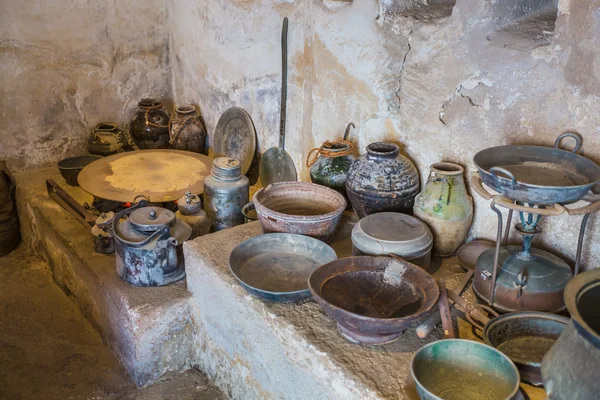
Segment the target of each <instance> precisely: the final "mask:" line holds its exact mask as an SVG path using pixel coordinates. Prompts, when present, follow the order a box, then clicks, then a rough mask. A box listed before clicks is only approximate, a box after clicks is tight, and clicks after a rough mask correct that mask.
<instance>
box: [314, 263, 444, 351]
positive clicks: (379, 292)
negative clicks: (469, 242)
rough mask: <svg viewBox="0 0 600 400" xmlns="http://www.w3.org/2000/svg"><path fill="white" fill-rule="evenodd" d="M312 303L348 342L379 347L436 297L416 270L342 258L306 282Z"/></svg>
mask: <svg viewBox="0 0 600 400" xmlns="http://www.w3.org/2000/svg"><path fill="white" fill-rule="evenodd" d="M308 286H309V288H310V291H311V292H312V294H313V297H314V298H315V300H316V301H317V302H318V303H319V305H320V306H321V307H322V308H323V309H324V310H325V312H326V313H327V314H328V315H329V316H330V317H331V318H333V319H334V320H335V321H336V322H337V324H338V330H339V331H340V333H341V334H342V335H343V336H344V337H346V338H347V339H348V340H350V341H352V342H357V343H363V344H384V343H389V342H393V341H394V340H396V339H398V338H399V337H400V336H401V335H402V332H403V331H404V330H405V329H407V328H408V327H409V326H410V325H412V324H414V323H415V322H417V321H419V320H420V319H422V318H423V317H425V316H426V315H427V313H428V312H429V311H430V310H431V309H432V308H433V307H434V306H435V305H436V302H437V299H438V297H439V294H440V291H439V287H438V285H437V283H436V282H435V280H434V279H433V278H432V277H431V275H429V274H428V273H427V272H425V271H424V270H423V269H421V268H420V267H418V266H416V265H414V264H411V263H409V262H407V261H403V260H399V259H395V258H391V257H372V256H358V257H348V258H342V259H339V260H336V261H333V262H330V263H329V264H325V265H323V266H321V267H319V268H318V269H316V270H315V271H314V272H313V273H312V274H311V276H310V278H309V279H308Z"/></svg>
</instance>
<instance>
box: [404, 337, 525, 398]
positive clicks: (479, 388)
mask: <svg viewBox="0 0 600 400" xmlns="http://www.w3.org/2000/svg"><path fill="white" fill-rule="evenodd" d="M410 371H411V375H412V378H413V379H414V381H415V385H416V387H417V392H418V393H419V397H420V398H421V400H440V399H444V400H512V399H516V398H518V397H517V396H518V395H519V382H520V378H519V371H518V370H517V367H516V366H515V364H514V363H513V362H512V361H511V360H510V359H509V358H508V357H507V356H505V355H504V354H502V353H501V352H499V351H498V350H496V349H494V348H493V347H491V346H488V345H486V344H483V343H478V342H474V341H471V340H464V339H446V340H440V341H438V342H433V343H430V344H428V345H426V346H424V347H422V348H421V349H419V350H418V351H417V352H416V353H415V354H414V356H413V358H412V361H411V364H410Z"/></svg>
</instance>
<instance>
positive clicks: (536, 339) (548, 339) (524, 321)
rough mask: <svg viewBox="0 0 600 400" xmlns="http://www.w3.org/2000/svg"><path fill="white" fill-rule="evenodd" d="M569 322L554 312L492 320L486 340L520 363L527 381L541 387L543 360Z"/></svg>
mask: <svg viewBox="0 0 600 400" xmlns="http://www.w3.org/2000/svg"><path fill="white" fill-rule="evenodd" d="M568 323H569V319H568V318H565V317H561V316H558V315H554V314H550V313H544V312H519V313H511V314H506V315H501V316H499V317H496V318H493V319H491V320H490V322H488V323H487V324H486V325H485V328H484V329H483V340H484V341H485V342H486V343H487V344H489V345H490V346H492V347H494V348H496V349H498V350H500V351H501V352H502V353H504V354H506V355H507V356H508V357H509V358H510V359H511V360H512V361H513V362H514V363H515V364H516V366H517V368H518V369H519V372H520V374H521V379H522V380H523V381H525V382H529V383H531V384H532V385H534V386H540V385H542V376H541V368H542V359H543V358H544V355H545V354H546V353H547V352H548V350H550V347H552V345H553V344H554V342H556V340H557V339H558V337H559V336H560V335H561V334H562V332H563V330H564V329H565V327H566V326H567V324H568Z"/></svg>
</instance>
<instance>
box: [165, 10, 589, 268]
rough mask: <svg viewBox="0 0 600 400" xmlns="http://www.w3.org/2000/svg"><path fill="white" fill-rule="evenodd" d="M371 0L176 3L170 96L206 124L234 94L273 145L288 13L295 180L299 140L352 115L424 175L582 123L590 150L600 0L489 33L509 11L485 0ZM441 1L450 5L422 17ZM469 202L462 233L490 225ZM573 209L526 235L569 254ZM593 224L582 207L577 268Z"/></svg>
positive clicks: (324, 134)
mask: <svg viewBox="0 0 600 400" xmlns="http://www.w3.org/2000/svg"><path fill="white" fill-rule="evenodd" d="M381 3H382V4H381V6H380V4H379V2H378V1H367V0H354V1H334V0H327V1H324V0H306V1H293V0H289V1H283V0H253V1H241V0H239V1H226V0H216V1H213V2H210V4H209V5H205V4H202V5H200V4H196V3H195V2H192V1H183V2H178V6H176V7H174V9H173V10H172V11H173V12H172V14H171V17H172V18H173V20H172V25H173V33H172V48H171V51H172V54H173V57H172V58H173V59H174V66H173V83H174V85H173V86H174V97H175V100H176V101H177V102H193V103H197V104H199V105H200V108H201V109H202V110H203V114H204V117H205V119H206V120H207V122H208V125H209V132H210V133H211V134H212V131H213V129H214V126H215V125H216V122H217V121H218V119H219V117H220V115H221V113H222V112H223V111H224V110H225V109H227V108H228V107H230V106H233V105H239V106H242V107H244V108H246V109H247V110H248V111H249V113H250V114H251V116H252V118H253V120H254V123H255V125H256V128H257V133H258V138H259V142H260V146H261V149H262V150H263V151H264V150H265V149H267V148H269V147H271V146H274V145H276V144H277V132H278V129H277V128H278V120H279V90H280V88H279V80H280V65H279V62H280V50H279V35H280V32H281V20H282V18H283V17H284V16H286V15H287V16H288V17H290V39H289V41H290V56H289V62H290V66H289V70H290V72H289V76H290V78H289V82H288V85H289V91H290V97H289V100H288V117H289V121H288V125H287V128H288V135H289V138H288V141H287V150H288V151H289V152H290V153H291V155H292V158H293V159H294V161H295V162H296V166H297V168H298V170H299V171H300V177H301V179H303V180H308V171H307V168H306V167H305V165H304V161H305V157H306V155H307V153H308V151H309V150H310V149H311V148H312V147H316V146H319V145H320V144H321V143H322V142H323V141H324V140H327V139H339V138H341V135H342V134H343V130H344V127H345V126H346V124H347V123H348V122H350V121H353V122H354V123H355V124H356V127H357V129H356V130H355V131H353V132H352V134H351V139H352V140H353V141H354V143H355V144H356V147H357V148H358V151H359V152H361V153H363V152H364V148H365V147H366V146H367V145H368V144H369V143H371V142H374V141H379V140H390V141H395V142H397V143H400V144H401V145H402V148H403V151H404V152H405V153H406V154H407V155H408V156H409V157H410V158H411V159H413V160H414V161H415V163H416V164H417V166H418V167H419V170H420V172H421V178H422V180H423V181H424V180H425V179H426V177H427V174H428V168H429V165H430V164H432V163H434V162H437V161H440V160H445V161H452V162H457V163H460V164H462V165H464V166H465V167H467V170H469V169H470V168H472V167H473V166H472V157H473V155H474V154H475V153H476V152H477V151H479V150H481V149H484V148H487V147H491V146H497V145H501V144H511V143H530V144H543V145H547V146H551V145H552V144H553V143H554V139H555V138H556V136H558V135H559V134H560V133H562V132H563V131H565V130H568V129H570V130H576V131H578V132H580V133H581V135H582V136H583V138H584V146H583V148H584V153H585V155H586V156H589V157H591V158H593V159H595V160H596V161H600V155H599V154H598V150H600V135H599V133H600V114H599V113H598V112H597V110H598V108H600V97H599V93H600V90H598V88H599V87H600V74H599V73H598V71H600V68H597V67H596V66H597V65H600V50H598V49H600V46H599V45H600V30H598V26H600V13H599V12H598V10H599V9H600V1H598V0H594V1H591V2H590V1H586V0H561V1H560V4H559V7H558V9H559V14H558V18H557V21H556V30H555V31H554V33H551V34H547V33H544V32H545V31H546V30H547V29H551V25H552V23H551V22H548V21H542V23H543V24H541V25H539V24H538V25H539V26H542V28H543V30H544V32H541V33H539V32H534V33H533V34H532V33H531V32H530V31H528V30H527V29H531V25H532V24H533V25H534V26H538V25H535V24H537V22H536V21H533V23H530V24H524V25H519V24H517V26H516V28H515V30H514V31H512V30H511V29H504V28H503V31H502V32H496V31H495V29H497V28H498V26H499V25H498V24H500V22H502V24H503V25H502V26H504V24H505V22H506V18H508V17H510V15H509V14H510V12H512V11H511V10H508V11H507V10H501V9H498V8H497V7H496V8H495V6H494V5H493V4H491V3H490V2H481V1H479V0H458V1H457V2H456V5H455V6H454V8H453V9H452V8H451V7H450V8H449V7H448V4H451V3H452V2H451V1H440V2H430V3H431V4H440V6H439V7H437V8H435V9H434V10H433V11H431V13H430V14H428V10H427V9H426V8H425V9H423V8H422V7H421V6H422V5H423V4H424V2H413V3H414V4H419V5H420V6H419V7H421V8H418V10H417V12H416V13H415V14H414V15H413V16H416V17H417V18H413V17H411V16H407V15H410V12H406V9H405V8H402V7H397V5H398V4H400V3H403V2H402V1H399V0H381ZM404 3H407V4H409V3H410V2H406V1H405V2H404ZM449 11H451V12H452V15H451V16H450V17H442V18H430V19H427V18H429V17H440V15H441V16H443V15H448V12H449ZM501 12H504V14H502V15H500V14H499V13H501ZM511 15H512V14H511ZM519 18H521V15H519ZM548 27H550V28H548ZM525 28H527V29H525ZM476 209H477V211H476V218H475V222H474V227H473V230H472V232H471V236H473V237H486V238H492V237H493V236H494V233H495V228H496V219H495V217H494V215H493V214H492V213H491V211H490V210H489V205H488V204H487V202H485V201H482V200H481V199H476ZM579 221H580V218H579V217H564V216H561V217H557V218H554V219H546V221H545V223H544V224H543V225H544V228H545V232H544V234H543V235H542V239H541V241H539V240H538V242H537V245H538V246H546V247H548V246H551V247H552V248H553V251H554V252H555V253H558V254H559V255H562V256H564V257H565V258H566V259H567V260H570V261H572V260H573V258H574V253H575V242H576V237H577V231H578V224H579ZM565 232H569V234H568V235H565ZM599 235H600V232H599V231H598V222H597V221H596V218H592V221H591V224H590V226H589V230H588V235H587V238H586V241H585V247H586V251H585V253H584V263H585V264H586V266H588V267H595V266H597V265H598V264H599V263H600V252H599V251H598V250H600V244H594V243H595V242H597V238H598V236H599ZM513 236H516V235H514V234H513ZM512 239H513V240H515V241H518V240H519V239H518V238H516V237H513V238H512Z"/></svg>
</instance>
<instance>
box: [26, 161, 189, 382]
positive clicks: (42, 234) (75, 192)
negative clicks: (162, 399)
mask: <svg viewBox="0 0 600 400" xmlns="http://www.w3.org/2000/svg"><path fill="white" fill-rule="evenodd" d="M47 178H52V179H54V180H55V181H56V182H57V183H58V184H59V185H60V186H61V187H62V188H63V189H65V190H66V191H67V192H69V194H71V195H72V196H73V197H74V198H75V199H76V200H77V201H79V202H81V203H83V202H85V201H87V202H91V200H92V198H91V196H89V195H88V194H86V193H85V192H84V191H83V190H81V189H80V188H74V187H70V186H68V185H67V184H66V183H65V181H64V180H63V179H62V177H61V176H60V174H59V173H58V171H57V170H56V168H47V169H41V170H38V171H33V172H27V173H22V174H20V175H18V176H17V182H18V189H17V203H18V208H19V216H20V219H21V227H22V228H21V229H22V230H23V237H24V240H25V242H26V243H27V244H28V245H29V246H30V247H31V248H32V249H33V250H34V251H35V252H36V253H37V254H38V255H40V256H41V257H42V258H44V259H45V260H46V261H47V262H48V263H49V264H50V266H51V268H52V272H53V276H54V280H55V282H56V283H57V284H58V285H59V286H60V287H61V288H63V290H65V291H66V292H67V293H69V294H72V295H73V297H75V298H76V299H77V302H78V303H79V305H80V307H81V309H82V311H83V312H84V314H85V315H86V317H87V318H88V319H90V321H91V322H92V323H93V324H94V326H95V327H96V329H98V331H99V332H100V333H101V335H102V337H103V339H104V340H105V341H106V342H107V343H108V344H109V346H110V347H111V349H112V350H113V351H114V352H115V353H116V354H117V356H118V358H119V359H120V360H121V362H123V364H124V365H125V367H126V369H127V371H128V372H129V374H130V375H131V376H132V377H133V379H134V380H135V382H136V383H137V384H138V385H140V386H145V385H148V384H150V383H152V382H153V381H154V380H156V379H157V378H158V377H159V376H161V375H162V374H164V373H165V372H168V371H180V370H184V369H187V368H189V367H190V361H191V359H192V358H193V353H194V351H195V350H194V346H193V341H192V338H193V330H194V325H193V322H192V320H191V311H190V309H191V306H192V303H191V296H190V293H189V292H188V291H187V287H186V283H185V280H184V281H181V282H178V283H175V284H172V285H169V286H164V287H157V288H141V287H135V286H131V285H129V284H127V283H125V282H123V281H122V280H121V279H120V278H119V277H118V275H117V273H116V271H115V256H114V255H103V254H98V253H95V252H94V251H93V245H92V237H91V235H90V234H89V233H88V232H86V229H85V227H84V226H82V225H81V224H80V223H79V222H78V221H77V220H76V219H75V218H73V217H72V216H71V215H70V214H68V213H67V212H66V211H65V210H64V209H63V208H62V207H61V206H60V205H58V204H57V203H56V202H55V201H54V200H52V199H51V198H49V197H48V195H47V193H46V187H45V180H46V179H47Z"/></svg>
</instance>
